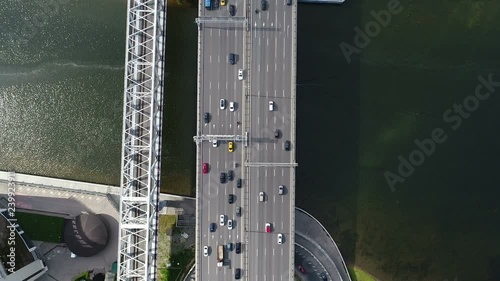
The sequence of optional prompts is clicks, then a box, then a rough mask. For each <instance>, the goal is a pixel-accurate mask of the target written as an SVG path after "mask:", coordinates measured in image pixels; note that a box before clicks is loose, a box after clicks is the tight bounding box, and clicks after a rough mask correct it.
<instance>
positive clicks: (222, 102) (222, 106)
mask: <svg viewBox="0 0 500 281" xmlns="http://www.w3.org/2000/svg"><path fill="white" fill-rule="evenodd" d="M219 104H220V109H221V110H224V109H226V100H225V99H220V102H219Z"/></svg>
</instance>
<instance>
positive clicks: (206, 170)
mask: <svg viewBox="0 0 500 281" xmlns="http://www.w3.org/2000/svg"><path fill="white" fill-rule="evenodd" d="M203 173H204V174H206V173H208V163H203Z"/></svg>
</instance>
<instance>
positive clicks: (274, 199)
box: [273, 196, 283, 228]
mask: <svg viewBox="0 0 500 281" xmlns="http://www.w3.org/2000/svg"><path fill="white" fill-rule="evenodd" d="M273 203H276V196H273ZM281 228H283V223H281Z"/></svg>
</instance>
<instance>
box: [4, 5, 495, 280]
mask: <svg viewBox="0 0 500 281" xmlns="http://www.w3.org/2000/svg"><path fill="white" fill-rule="evenodd" d="M49 2H50V1H41V0H40V1H27V0H22V1H19V0H3V3H2V5H0V18H1V19H3V21H2V29H1V30H0V120H1V121H0V130H1V132H2V134H1V135H0V156H1V157H0V169H2V170H14V171H17V172H23V173H30V174H39V175H46V176H52V177H60V178H69V179H76V180H83V181H91V182H99V183H106V184H119V178H120V153H121V147H120V145H121V126H122V123H121V122H122V121H121V120H122V118H121V114H122V95H123V72H124V69H123V63H124V44H125V41H124V38H125V20H126V13H125V3H124V1H123V0H105V1H97V0H73V1H67V0H59V1H58V2H56V3H58V4H57V7H55V6H54V4H52V6H50V5H49V6H47V5H48V4H47V3H49ZM388 2H389V1H387V2H386V1H359V2H354V1H351V2H347V3H346V4H344V5H342V6H333V5H332V6H329V5H303V4H301V5H299V30H298V38H299V39H298V79H297V95H298V102H297V104H298V108H297V114H298V116H297V137H298V140H297V158H298V162H299V167H298V168H297V205H298V206H300V207H302V208H304V209H306V210H308V211H309V212H311V213H312V214H313V215H314V216H316V217H317V218H318V219H319V220H320V221H322V222H323V223H324V225H325V226H326V227H327V228H328V230H329V231H330V232H331V234H332V235H333V236H334V238H335V240H336V241H337V243H338V244H339V247H340V249H341V251H342V253H343V254H344V255H345V257H346V261H347V262H348V263H350V264H356V265H358V266H360V267H362V268H364V269H366V270H367V271H369V272H370V273H372V274H374V275H376V276H377V277H379V278H380V280H386V281H405V280H408V281H414V280H422V281H423V280H426V281H441V280H445V279H448V280H455V278H456V280H471V281H487V280H500V277H499V275H500V274H499V272H498V269H499V268H500V243H499V242H498V237H499V235H500V212H499V208H500V206H499V203H498V198H499V195H500V189H499V188H498V182H499V180H498V179H497V178H498V175H499V173H498V172H497V170H498V168H499V165H498V159H500V149H499V146H498V145H497V143H498V139H499V131H498V128H499V127H500V126H499V125H500V124H499V121H498V120H499V118H497V114H496V113H497V112H498V110H499V108H500V99H499V98H498V97H497V96H496V95H495V93H496V92H494V93H492V94H491V95H490V96H489V97H488V98H484V99H482V100H480V102H479V103H478V105H477V109H475V110H474V111H472V112H469V115H466V117H460V119H461V121H462V123H461V124H460V125H458V123H456V122H458V121H456V120H457V118H458V117H456V116H460V115H459V114H457V113H453V112H452V113H451V114H450V115H448V119H446V118H443V114H445V113H446V112H448V111H447V110H448V109H451V110H452V111H453V105H454V104H462V103H463V102H464V100H467V101H469V102H470V101H471V100H472V99H473V98H470V97H469V96H473V95H474V93H475V89H476V86H477V85H479V84H480V83H481V82H480V81H479V80H478V77H479V76H482V77H485V78H488V75H490V74H492V75H493V78H492V79H493V80H495V81H500V67H499V55H498V50H499V47H500V36H499V35H500V34H499V33H500V22H499V21H500V18H499V17H498V16H497V15H498V12H500V11H499V10H500V3H498V2H493V1H460V0H457V1H451V0H449V1H444V0H440V1H436V0H434V1H430V0H422V1H418V3H416V2H414V1H409V0H408V1H402V2H401V4H400V6H398V9H397V10H398V11H400V12H399V13H397V14H393V15H392V16H391V19H390V20H389V21H388V23H387V25H386V26H385V27H382V28H381V29H380V32H378V34H376V35H374V36H373V37H371V38H369V39H370V42H369V43H367V44H366V46H363V47H362V48H360V49H359V51H358V53H359V54H358V53H354V54H352V55H351V56H350V59H351V62H350V63H348V62H347V60H346V58H345V56H344V54H343V53H342V50H341V48H340V47H339V45H340V44H341V43H342V42H345V44H349V45H351V46H355V44H354V40H355V37H356V32H355V30H354V28H355V27H359V28H360V29H364V28H365V26H366V25H367V24H368V23H370V22H372V21H373V15H372V13H370V12H371V11H374V12H378V11H380V10H382V9H388V8H387V5H388ZM50 3H54V2H50ZM47 7H49V8H47ZM195 17H196V10H195V9H185V8H169V15H168V20H169V23H168V26H169V28H168V39H167V42H168V45H167V52H168V53H167V54H168V55H167V78H166V81H167V93H166V108H165V111H166V114H165V118H166V121H165V125H164V126H165V130H164V132H165V135H164V146H165V147H164V150H163V151H164V158H163V165H162V167H163V171H162V178H163V186H162V189H163V190H164V191H170V192H175V193H179V194H193V190H194V165H193V163H194V149H195V146H194V143H193V141H192V136H193V135H194V132H195V114H196V108H195V104H196V40H197V38H196V25H195V24H194V18H195ZM372 25H373V24H372ZM499 88H500V87H499ZM484 89H486V87H483V89H482V90H484ZM497 92H500V90H497ZM483 93H485V92H483ZM469 108H470V107H469ZM464 116H465V115H464ZM450 118H454V119H453V120H455V121H450V120H449V119H450ZM438 128H440V129H441V130H442V133H443V134H442V136H441V138H444V136H446V140H445V141H443V142H442V143H437V144H435V147H434V149H433V151H432V153H428V154H429V156H427V155H424V154H422V155H424V158H423V160H422V161H420V160H419V161H420V162H422V163H419V165H418V166H417V165H415V166H416V167H414V169H413V172H412V173H411V175H408V174H410V173H409V172H408V173H406V174H404V175H403V176H401V174H400V173H399V172H398V165H400V163H401V161H402V160H400V159H406V160H408V161H410V160H409V159H410V158H409V157H410V154H412V151H414V150H417V149H418V146H417V145H416V144H415V141H416V140H418V141H423V140H424V139H432V136H433V133H432V132H433V130H436V129H438ZM454 128H455V129H454ZM418 141H417V142H418ZM417 154H418V153H417ZM412 155H416V154H415V153H413V154H412ZM399 156H401V157H399ZM415 159H417V158H415ZM415 159H414V160H415ZM417 160H418V159H417ZM403 161H405V160H403ZM389 172H390V173H392V175H396V176H400V177H401V178H400V179H402V180H404V182H395V183H394V184H393V186H392V188H391V185H390V184H388V182H387V180H386V177H385V176H384V175H388V173H389ZM393 179H394V177H393Z"/></svg>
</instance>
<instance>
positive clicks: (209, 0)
mask: <svg viewBox="0 0 500 281" xmlns="http://www.w3.org/2000/svg"><path fill="white" fill-rule="evenodd" d="M205 8H207V10H210V9H211V8H212V2H211V0H205Z"/></svg>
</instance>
